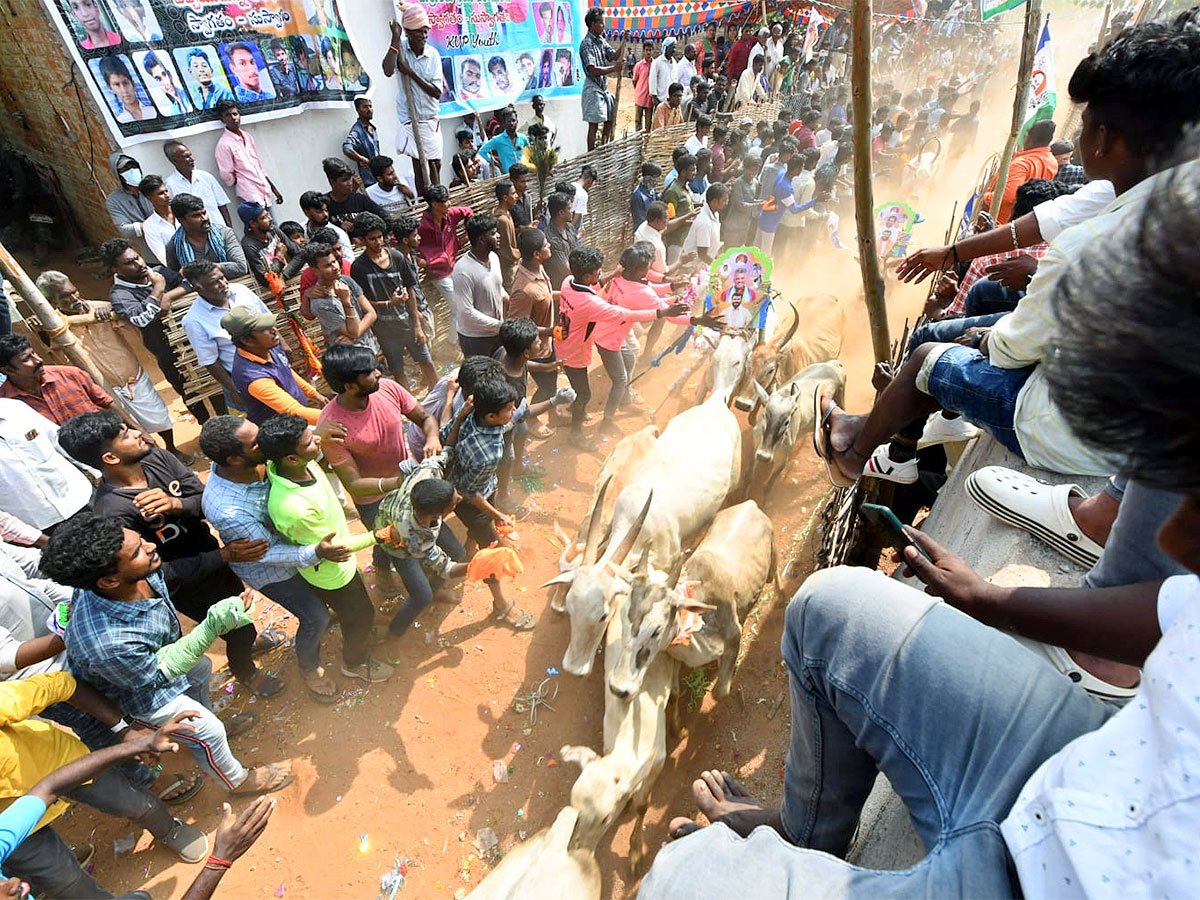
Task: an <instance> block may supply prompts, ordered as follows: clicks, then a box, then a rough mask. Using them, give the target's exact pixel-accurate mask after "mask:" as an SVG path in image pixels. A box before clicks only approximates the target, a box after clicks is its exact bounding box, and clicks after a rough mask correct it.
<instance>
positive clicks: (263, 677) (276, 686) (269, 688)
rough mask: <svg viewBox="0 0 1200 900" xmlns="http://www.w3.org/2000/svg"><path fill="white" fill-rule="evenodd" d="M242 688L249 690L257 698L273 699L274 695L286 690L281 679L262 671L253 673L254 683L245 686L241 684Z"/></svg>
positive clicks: (285, 684)
mask: <svg viewBox="0 0 1200 900" xmlns="http://www.w3.org/2000/svg"><path fill="white" fill-rule="evenodd" d="M242 685H243V686H244V687H247V688H249V689H250V691H251V692H253V693H254V694H256V695H258V696H259V697H263V698H266V697H274V696H275V695H276V694H282V693H283V692H284V690H285V689H286V688H287V682H286V681H284V680H283V679H281V678H276V677H275V676H274V675H268V674H267V673H266V672H264V671H263V670H262V669H259V670H258V672H257V673H255V676H254V681H252V682H250V683H249V684H247V683H246V682H242Z"/></svg>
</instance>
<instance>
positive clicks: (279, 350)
mask: <svg viewBox="0 0 1200 900" xmlns="http://www.w3.org/2000/svg"><path fill="white" fill-rule="evenodd" d="M221 327H222V328H224V329H225V331H227V332H228V333H229V340H231V341H233V346H235V347H236V348H237V352H236V353H235V354H234V356H233V370H232V372H231V373H230V374H232V375H233V386H234V387H235V388H237V392H238V393H239V394H240V395H241V396H242V399H243V400H245V401H246V418H247V419H249V420H250V421H251V422H253V423H254V424H255V425H261V424H262V423H263V422H265V421H266V420H267V419H269V418H271V416H273V415H275V414H276V413H284V414H287V415H293V416H300V417H302V418H303V419H304V420H305V421H306V422H308V424H309V425H316V424H317V415H318V414H319V413H320V412H321V408H322V407H323V406H324V405H325V398H324V397H322V396H321V394H320V393H319V392H318V391H317V389H316V388H315V387H313V386H312V385H311V384H309V383H308V382H307V381H305V380H304V379H303V378H301V377H300V376H299V375H297V374H296V373H295V372H294V371H292V367H291V364H290V363H289V362H288V358H287V354H286V353H285V352H284V351H283V347H281V346H280V341H279V332H278V331H277V330H276V328H275V315H274V314H273V313H269V312H265V313H264V312H259V311H257V310H255V309H253V308H251V307H249V306H235V307H234V308H233V309H231V310H230V311H229V312H227V313H225V315H223V316H222V317H221Z"/></svg>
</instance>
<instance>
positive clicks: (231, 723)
mask: <svg viewBox="0 0 1200 900" xmlns="http://www.w3.org/2000/svg"><path fill="white" fill-rule="evenodd" d="M257 721H258V713H255V712H240V713H234V714H233V715H232V716H230V717H229V718H228V719H224V720H223V721H222V724H223V725H224V726H225V737H226V738H235V737H237V736H238V735H239V734H245V733H246V732H247V731H249V730H250V729H251V728H253V727H254V723H255V722H257Z"/></svg>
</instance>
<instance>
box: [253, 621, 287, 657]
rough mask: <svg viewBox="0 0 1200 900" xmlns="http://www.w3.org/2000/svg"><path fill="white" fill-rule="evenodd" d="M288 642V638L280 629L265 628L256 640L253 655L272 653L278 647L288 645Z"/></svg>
mask: <svg viewBox="0 0 1200 900" xmlns="http://www.w3.org/2000/svg"><path fill="white" fill-rule="evenodd" d="M287 640H288V636H287V635H286V634H284V633H283V632H282V631H280V630H279V629H278V628H264V629H263V630H262V631H260V632H259V633H258V637H256V638H255V639H254V649H253V650H251V653H253V654H254V655H255V656H258V655H259V654H260V653H270V652H271V651H272V650H274V649H275V648H276V647H279V646H282V645H283V644H286V643H287Z"/></svg>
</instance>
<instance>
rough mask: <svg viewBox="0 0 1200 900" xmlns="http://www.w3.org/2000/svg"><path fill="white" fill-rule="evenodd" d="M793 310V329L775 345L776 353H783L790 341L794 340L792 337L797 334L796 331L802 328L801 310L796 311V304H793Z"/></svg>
mask: <svg viewBox="0 0 1200 900" xmlns="http://www.w3.org/2000/svg"><path fill="white" fill-rule="evenodd" d="M791 310H792V324H791V327H789V328H788V330H787V334H785V335H784V336H783V337H782V338H781V339H780V341H779V343H777V344H775V352H776V353H780V352H782V351H783V348H784V347H786V346H787V345H788V341H790V340H791V339H792V336H793V335H794V334H795V333H796V329H797V328H799V327H800V310H798V309H796V305H795V304H791Z"/></svg>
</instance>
